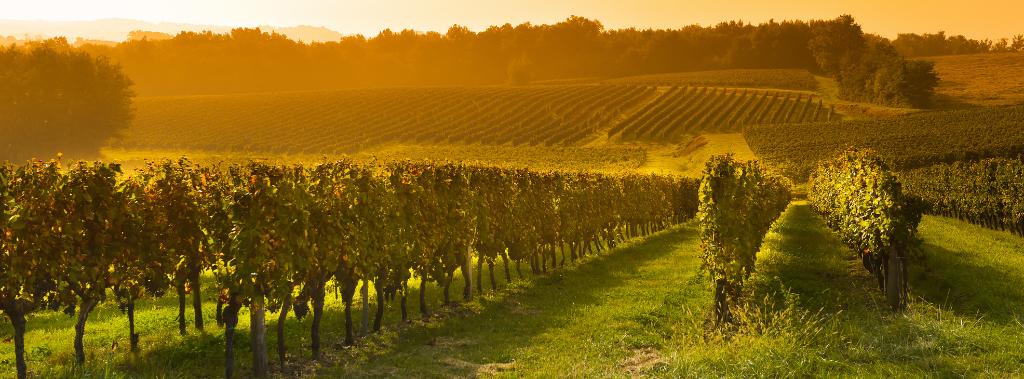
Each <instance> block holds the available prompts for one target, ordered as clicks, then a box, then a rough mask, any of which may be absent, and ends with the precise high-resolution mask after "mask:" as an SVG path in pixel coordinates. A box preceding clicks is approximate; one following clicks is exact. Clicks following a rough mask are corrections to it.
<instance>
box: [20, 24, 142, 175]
mask: <svg viewBox="0 0 1024 379" xmlns="http://www.w3.org/2000/svg"><path fill="white" fill-rule="evenodd" d="M131 86H132V81H131V80H130V79H128V77H127V76H125V74H124V73H122V72H121V66H120V65H117V64H112V63H110V61H109V59H108V58H106V57H104V56H97V57H93V56H92V55H90V54H89V53H87V52H84V51H81V50H74V49H71V47H70V45H69V44H68V42H67V39H65V38H64V37H59V38H52V39H49V40H45V41H43V42H40V43H36V44H32V45H30V47H28V48H18V47H11V48H8V49H3V50H0V133H3V134H4V137H3V139H0V144H2V145H3V148H2V149H0V160H4V159H6V160H12V161H23V160H26V159H29V158H33V157H40V156H53V155H56V154H57V153H58V152H62V153H64V154H65V155H69V156H73V157H75V158H94V157H96V156H97V155H98V153H99V149H100V148H101V147H102V146H103V145H104V144H105V143H107V141H108V140H109V139H110V138H112V137H115V136H116V134H117V132H118V131H120V130H123V129H126V128H127V127H128V126H129V125H130V124H131V120H132V117H133V111H132V107H131V104H132V98H133V97H134V96H135V93H134V92H133V91H132V90H131Z"/></svg>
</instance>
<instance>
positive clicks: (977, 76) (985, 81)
mask: <svg viewBox="0 0 1024 379" xmlns="http://www.w3.org/2000/svg"><path fill="white" fill-rule="evenodd" d="M923 59H927V60H932V61H935V72H936V73H937V74H939V78H941V80H939V85H938V87H936V88H935V92H936V95H937V96H936V105H937V106H939V107H942V108H957V107H964V106H994V105H1013V104H1022V103H1024V53H998V54H970V55H949V56H941V57H930V58H923Z"/></svg>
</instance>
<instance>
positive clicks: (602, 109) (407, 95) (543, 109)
mask: <svg viewBox="0 0 1024 379" xmlns="http://www.w3.org/2000/svg"><path fill="white" fill-rule="evenodd" d="M653 92H654V90H653V89H652V88H648V87H641V86H616V85H601V86H593V85H578V86H536V87H437V88H384V89H358V90H342V91H330V92H297V93H272V94H251V95H224V96H188V97H166V98H142V99H139V101H138V102H137V107H138V115H137V117H136V121H135V123H134V125H133V127H132V128H131V129H129V130H128V132H127V135H126V136H125V137H124V138H123V139H122V141H121V143H119V144H118V145H116V147H118V148H125V149H182V150H204V151H240V152H252V153H290V154H301V153H307V154H342V153H355V152H358V151H360V150H363V149H365V148H369V147H373V146H377V145H380V144H383V143H393V142H404V143H414V144H431V143H433V144H438V143H443V144H451V143H483V144H505V143H511V144H513V145H523V144H528V145H572V144H574V143H576V142H578V141H580V140H582V139H584V138H586V137H589V136H591V135H592V134H594V132H595V131H596V130H597V129H600V128H602V127H607V126H608V125H609V124H610V123H612V122H613V121H614V119H615V117H617V116H618V115H619V114H620V113H621V111H622V109H625V108H629V107H631V106H633V105H635V104H637V103H639V102H641V101H643V100H645V99H646V98H647V97H649V96H650V95H652V94H653Z"/></svg>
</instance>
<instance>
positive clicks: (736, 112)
mask: <svg viewBox="0 0 1024 379" xmlns="http://www.w3.org/2000/svg"><path fill="white" fill-rule="evenodd" d="M838 117H839V116H838V115H837V114H835V111H834V110H832V109H831V108H826V107H824V106H823V103H822V101H821V99H820V98H818V99H815V97H814V96H813V95H805V94H803V93H800V92H789V91H749V90H742V92H741V91H740V90H739V89H736V88H733V89H729V88H723V89H718V88H708V87H702V88H692V87H677V86H673V87H670V88H669V89H668V90H666V91H665V92H662V93H661V94H659V95H658V97H657V98H655V99H653V100H651V101H650V102H648V103H646V104H644V105H643V106H642V107H641V108H640V109H639V110H637V111H636V112H634V113H633V114H632V115H630V116H629V117H627V118H626V119H624V120H622V121H620V122H619V123H618V124H617V125H615V126H614V127H612V128H611V129H610V130H608V136H609V137H612V136H615V135H618V136H619V137H620V139H622V140H637V139H643V140H650V141H659V142H678V141H679V139H680V137H681V136H684V135H696V134H699V133H708V134H715V133H735V132H739V131H742V130H743V126H745V125H758V124H787V123H803V122H815V121H832V120H833V119H836V120H838Z"/></svg>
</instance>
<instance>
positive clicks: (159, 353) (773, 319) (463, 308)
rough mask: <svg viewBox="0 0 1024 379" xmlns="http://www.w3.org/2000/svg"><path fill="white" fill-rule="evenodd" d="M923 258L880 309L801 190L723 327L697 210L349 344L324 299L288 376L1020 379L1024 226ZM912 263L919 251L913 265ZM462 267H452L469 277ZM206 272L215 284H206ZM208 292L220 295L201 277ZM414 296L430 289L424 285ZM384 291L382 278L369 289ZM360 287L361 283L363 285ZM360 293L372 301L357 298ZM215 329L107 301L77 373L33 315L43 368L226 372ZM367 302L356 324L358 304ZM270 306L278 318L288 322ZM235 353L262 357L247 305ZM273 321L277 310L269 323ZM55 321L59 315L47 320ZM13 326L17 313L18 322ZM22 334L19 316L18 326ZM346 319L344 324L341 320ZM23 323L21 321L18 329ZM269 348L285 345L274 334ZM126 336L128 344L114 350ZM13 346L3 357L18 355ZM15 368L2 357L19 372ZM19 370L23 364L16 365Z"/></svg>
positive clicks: (927, 233)
mask: <svg viewBox="0 0 1024 379" xmlns="http://www.w3.org/2000/svg"><path fill="white" fill-rule="evenodd" d="M920 230H921V233H922V238H924V240H925V245H924V246H925V249H926V253H927V256H928V263H927V264H926V265H925V267H926V269H924V270H922V269H915V271H914V272H913V273H912V275H911V286H912V288H914V289H915V290H914V301H913V303H912V305H911V308H910V310H908V311H907V313H906V314H905V315H903V316H892V315H890V314H888V312H887V311H884V310H882V309H880V308H879V307H880V304H881V303H882V299H880V298H879V295H878V294H877V291H875V290H874V289H873V288H872V287H874V286H876V284H874V283H873V282H872V281H873V278H871V277H870V276H868V275H867V274H866V272H864V270H863V269H862V268H860V267H855V266H859V265H860V262H859V260H854V259H853V258H854V256H853V253H851V252H850V251H849V250H848V249H847V248H846V247H845V245H843V244H842V243H841V242H840V241H839V240H838V239H837V238H836V237H835V235H834V234H833V233H832V232H831V231H829V230H828V228H826V227H825V226H824V223H823V221H822V220H821V219H820V218H819V217H818V216H817V215H816V214H814V213H813V212H812V211H810V209H809V208H808V206H807V204H806V203H805V202H795V203H793V204H791V205H790V207H789V210H787V211H786V213H784V214H783V216H782V217H781V218H780V220H779V222H778V223H777V224H776V225H775V226H774V227H773V228H772V230H771V231H770V232H769V233H768V235H767V236H766V241H765V245H764V246H763V248H762V251H761V254H759V256H760V259H759V260H758V262H757V273H758V274H757V275H756V277H755V279H753V283H754V285H753V286H752V289H751V293H750V295H749V297H748V298H749V299H751V300H750V302H749V303H747V304H746V305H744V306H743V307H742V309H743V310H742V312H741V313H740V314H741V315H742V317H744V320H746V321H745V323H743V324H741V325H740V326H738V327H736V328H732V329H724V330H715V329H711V328H709V326H708V324H707V322H708V321H707V315H708V313H709V312H710V306H711V296H710V291H712V288H710V284H709V283H708V282H707V281H706V279H704V278H702V276H701V275H702V274H701V273H700V271H699V265H700V259H699V258H698V257H697V254H698V252H699V239H698V238H697V230H696V228H695V227H694V225H693V224H684V225H681V226H679V227H676V228H673V229H670V230H667V231H664V232H661V233H659V234H655V235H652V236H649V237H646V238H643V239H640V240H637V241H635V242H632V243H630V244H627V245H625V246H622V247H620V248H617V249H615V250H613V251H611V252H609V253H606V254H602V255H598V256H594V257H591V258H588V259H586V260H584V261H582V262H580V263H579V264H578V265H570V266H566V267H565V268H559V269H557V270H554V271H551V272H549V273H547V274H544V275H539V276H535V275H532V274H530V273H529V272H528V270H524V273H525V275H526V276H525V277H524V278H523V279H518V278H517V277H516V276H515V274H513V275H514V280H513V281H512V282H511V283H507V282H506V281H505V280H504V276H503V275H498V284H499V286H500V290H499V291H495V292H491V291H490V289H489V285H488V286H487V287H488V289H487V291H488V292H487V294H486V295H484V296H480V297H478V298H477V300H474V301H473V302H470V303H464V304H461V305H459V306H456V307H451V308H436V306H437V305H439V301H440V300H439V298H438V295H439V293H440V289H439V288H437V287H433V286H431V287H428V299H429V301H430V302H431V304H433V306H435V308H434V309H437V310H436V311H435V313H436V316H434V317H432V318H431V319H429V320H420V319H416V320H414V321H413V322H412V323H410V324H402V323H399V322H398V316H399V315H398V313H397V310H396V307H397V304H396V302H390V303H388V304H387V311H386V314H385V329H384V331H383V332H382V333H377V334H371V335H369V336H367V337H365V338H362V339H360V340H359V343H358V346H356V347H354V348H342V347H340V345H336V344H335V343H336V342H338V341H340V338H341V337H342V335H340V334H339V330H340V329H339V328H341V327H342V325H340V324H339V323H340V322H341V321H342V319H343V318H342V316H341V309H340V308H339V305H340V303H339V302H338V301H337V300H334V298H333V296H328V304H327V307H326V312H325V313H326V314H325V317H324V325H323V330H324V334H325V337H324V338H325V339H326V341H327V342H328V343H327V346H328V348H327V350H326V357H325V358H324V359H322V360H321V361H319V362H311V361H309V360H308V358H305V357H306V356H308V354H309V352H308V347H306V346H307V345H306V344H307V343H308V342H307V341H306V340H305V338H308V327H309V319H308V318H307V319H304V320H303V321H298V320H295V319H293V318H291V317H289V318H288V319H287V320H286V323H285V325H286V329H285V331H286V333H285V336H286V339H287V340H288V346H289V350H288V352H289V363H288V365H287V366H286V368H285V370H284V371H279V370H280V368H279V366H278V364H277V363H275V362H272V364H271V368H272V374H274V375H275V376H281V377H339V376H344V377H352V378H378V377H400V378H405V377H409V378H412V377H438V378H440V377H454V376H459V377H466V376H480V377H546V376H557V377H569V376H574V377H595V376H596V377H626V376H629V377H637V376H658V377H707V376H715V377H750V376H771V377H774V376H788V375H794V374H795V375H796V376H812V377H813V376H817V377H820V376H830V377H837V376H842V377H883V376H884V377H892V376H897V377H920V376H938V377H953V376H956V377H960V376H970V377H1015V376H1019V375H1021V374H1022V372H1021V364H1020V363H1021V361H1020V360H1021V359H1022V357H1024V350H1022V349H1024V340H1022V337H1021V336H1024V327H1021V324H1020V323H1021V321H1024V320H1021V316H1022V315H1021V314H1020V312H1019V310H1020V309H1022V308H1024V292H1022V291H1021V288H1020V286H1016V285H1014V284H1013V283H1019V282H1020V281H1021V280H1024V277H1021V273H1020V270H1019V267H1020V265H1021V264H1022V263H1024V262H1022V261H1021V259H1022V256H1021V255H1020V251H1021V250H1020V249H1021V248H1022V246H1024V240H1022V239H1020V238H1017V237H1012V236H1009V235H1008V234H1007V233H1002V232H995V231H989V230H984V229H980V228H977V227H974V226H972V225H968V224H965V223H962V222H959V221H955V220H949V219H946V218H941V217H926V218H925V220H924V222H923V223H922V226H921V229H920ZM913 267H915V266H912V268H913ZM460 281H461V278H460V277H459V276H458V275H457V276H456V288H460V287H459V286H460V285H459V284H458V283H461V282H460ZM207 283H209V281H207ZM203 291H204V294H206V295H205V297H207V298H210V297H212V296H214V294H213V292H212V291H211V289H208V288H206V287H204V290H203ZM410 291H412V293H411V294H410V297H411V298H414V299H415V298H416V296H417V291H418V286H416V285H412V284H411V285H410ZM370 295H371V297H372V296H373V291H372V290H371V292H370ZM357 296H358V295H357ZM356 303H357V304H358V303H359V302H358V301H357V302H356ZM207 304H208V305H210V308H209V309H207V312H206V313H205V314H206V315H208V316H207V317H210V319H209V320H208V325H211V326H209V327H208V328H207V331H205V332H198V331H195V330H192V329H191V328H190V330H189V332H190V335H189V336H185V337H182V336H179V335H178V334H177V331H176V328H175V327H174V325H176V324H177V323H176V321H175V320H174V318H175V317H176V312H175V306H174V300H173V297H170V296H169V297H166V298H164V299H162V300H159V301H155V302H154V301H146V302H145V303H144V304H141V305H140V306H139V309H140V310H139V311H138V312H139V319H140V320H141V321H137V322H139V323H140V325H141V327H142V328H143V329H141V332H142V335H143V337H142V347H143V351H142V352H141V353H139V354H132V353H129V352H127V351H126V349H125V348H124V346H123V345H124V344H125V343H124V342H123V341H124V338H125V337H124V333H125V332H124V330H125V328H126V326H125V321H124V317H123V316H120V312H119V311H118V310H117V307H116V304H111V303H107V304H105V305H102V306H101V307H100V308H98V309H97V310H96V311H94V312H96V313H95V314H94V315H93V316H92V317H91V318H90V324H89V333H87V334H86V336H87V339H86V346H87V347H88V351H89V355H90V359H89V360H88V362H90V363H89V364H88V366H87V367H86V369H85V372H86V373H88V374H90V375H92V376H89V375H82V376H80V374H76V373H74V372H72V370H71V369H70V367H71V365H70V361H71V360H73V354H72V351H71V349H70V342H69V336H70V335H71V333H72V329H73V325H72V324H73V323H72V320H71V319H69V318H67V317H66V316H64V315H62V314H60V313H53V314H40V315H37V316H35V317H34V318H32V319H31V320H30V321H29V332H28V344H29V346H30V347H31V348H30V350H29V357H30V367H32V368H33V370H34V371H35V373H36V375H37V376H38V377H56V378H77V377H85V376H89V377H94V376H98V375H101V374H102V373H103V370H104V369H105V368H106V367H110V368H111V369H113V370H114V371H115V372H116V373H117V374H116V375H115V376H114V377H160V378H179V377H180V378H186V377H187V378H212V377H218V376H220V375H221V371H220V370H221V367H220V362H221V361H222V359H223V357H222V354H223V351H222V350H221V349H223V329H221V328H217V327H214V326H212V325H215V324H214V323H213V319H212V315H213V310H214V309H213V307H212V305H213V303H212V301H211V302H207ZM353 314H354V315H355V317H356V321H355V322H356V325H358V324H359V323H360V320H361V319H360V317H361V316H359V315H360V308H359V306H357V307H356V309H355V311H354V312H353ZM274 316H276V315H273V314H269V315H268V319H271V320H273V319H276V317H274ZM240 318H241V320H242V321H240V323H239V332H238V333H237V334H236V336H237V338H238V340H237V342H236V343H237V344H238V346H239V350H240V351H238V352H237V353H238V355H237V356H238V359H239V366H241V367H242V371H240V372H238V374H239V375H241V376H245V375H246V373H247V371H246V369H245V367H249V366H248V365H249V363H247V362H248V359H249V354H248V351H247V346H248V334H247V332H246V331H247V330H248V325H247V320H248V317H247V315H243V317H240ZM269 324H270V325H269V327H273V325H274V322H273V321H271V322H269ZM44 325H45V326H44ZM8 328H9V327H8ZM5 333H9V329H8V331H7V332H5ZM342 334H343V333H342ZM8 335H9V334H8ZM268 337H269V340H268V346H271V351H270V352H271V356H272V357H276V351H275V350H274V349H273V346H276V339H275V338H276V337H274V335H273V334H272V333H271V335H270V336H268ZM112 341H121V344H122V346H121V347H119V348H117V349H111V342H112ZM11 349H12V347H11V345H10V344H3V345H0V355H2V356H3V359H6V360H11V359H12V358H11V355H10V354H11ZM11 369H12V367H11V366H7V367H6V368H5V370H11ZM6 372H8V373H9V372H10V371H6Z"/></svg>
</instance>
